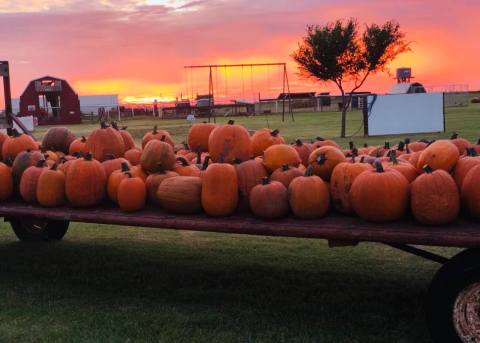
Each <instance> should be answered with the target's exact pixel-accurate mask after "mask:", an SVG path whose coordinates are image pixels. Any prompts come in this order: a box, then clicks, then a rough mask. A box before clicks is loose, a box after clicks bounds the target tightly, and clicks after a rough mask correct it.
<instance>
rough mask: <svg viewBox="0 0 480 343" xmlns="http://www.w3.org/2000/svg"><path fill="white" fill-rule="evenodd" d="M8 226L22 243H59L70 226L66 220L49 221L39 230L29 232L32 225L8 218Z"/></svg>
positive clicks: (18, 219)
mask: <svg viewBox="0 0 480 343" xmlns="http://www.w3.org/2000/svg"><path fill="white" fill-rule="evenodd" d="M9 221H10V225H11V226H12V229H13V232H14V233H15V235H16V236H17V238H18V239H19V240H20V241H22V242H52V241H60V240H61V239H62V238H63V236H65V234H66V233H67V230H68V226H69V224H70V222H69V221H67V220H49V221H47V222H46V224H45V226H44V227H42V228H41V229H35V230H31V229H29V227H30V226H31V225H32V224H31V223H29V222H28V221H25V220H22V219H20V218H9Z"/></svg>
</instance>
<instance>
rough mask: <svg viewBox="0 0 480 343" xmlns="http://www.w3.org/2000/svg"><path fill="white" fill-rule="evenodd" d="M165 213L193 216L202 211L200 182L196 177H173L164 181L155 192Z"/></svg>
mask: <svg viewBox="0 0 480 343" xmlns="http://www.w3.org/2000/svg"><path fill="white" fill-rule="evenodd" d="M157 199H158V202H159V203H160V206H161V207H162V208H164V209H165V210H166V211H167V212H172V213H179V214H194V213H198V212H200V211H201V210H202V180H201V179H200V178H199V177H198V176H175V177H172V178H168V179H166V180H164V181H163V182H162V183H161V184H160V186H159V187H158V191H157Z"/></svg>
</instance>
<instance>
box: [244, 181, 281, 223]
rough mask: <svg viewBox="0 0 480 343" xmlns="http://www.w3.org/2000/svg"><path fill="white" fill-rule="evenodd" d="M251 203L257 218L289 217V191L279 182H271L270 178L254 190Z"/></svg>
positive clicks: (251, 193)
mask: <svg viewBox="0 0 480 343" xmlns="http://www.w3.org/2000/svg"><path fill="white" fill-rule="evenodd" d="M249 202H250V209H251V210H252V212H253V214H254V215H255V217H258V218H261V219H278V218H282V217H285V216H287V215H288V210H289V209H288V192H287V189H286V188H285V186H284V185H283V184H282V183H280V182H278V181H272V182H270V181H269V179H268V177H265V178H263V180H262V183H261V184H259V185H256V186H255V187H253V188H252V191H251V192H250V199H249Z"/></svg>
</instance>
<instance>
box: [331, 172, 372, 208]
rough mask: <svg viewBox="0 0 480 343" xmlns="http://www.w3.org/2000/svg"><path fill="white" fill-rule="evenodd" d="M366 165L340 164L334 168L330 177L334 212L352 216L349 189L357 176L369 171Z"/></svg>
mask: <svg viewBox="0 0 480 343" xmlns="http://www.w3.org/2000/svg"><path fill="white" fill-rule="evenodd" d="M371 169H372V166H371V165H370V164H367V163H351V162H341V163H339V164H337V165H336V166H335V168H334V169H333V172H332V175H331V177H330V195H331V198H332V204H333V207H334V208H335V210H337V211H338V212H340V213H343V214H347V215H352V214H353V208H352V203H351V201H350V189H351V188H352V184H353V182H354V181H355V179H356V178H357V176H358V175H360V174H361V173H363V172H364V171H367V170H371Z"/></svg>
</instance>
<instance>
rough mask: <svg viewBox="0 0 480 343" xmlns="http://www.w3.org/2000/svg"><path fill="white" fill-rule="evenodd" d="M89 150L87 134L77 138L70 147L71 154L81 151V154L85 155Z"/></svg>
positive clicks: (69, 152)
mask: <svg viewBox="0 0 480 343" xmlns="http://www.w3.org/2000/svg"><path fill="white" fill-rule="evenodd" d="M87 152H88V149H87V139H86V138H85V136H82V137H80V138H77V139H75V140H74V141H73V142H72V143H71V144H70V147H69V149H68V154H69V155H74V154H75V153H79V154H80V155H81V156H84V155H85V154H86V153H87Z"/></svg>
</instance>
